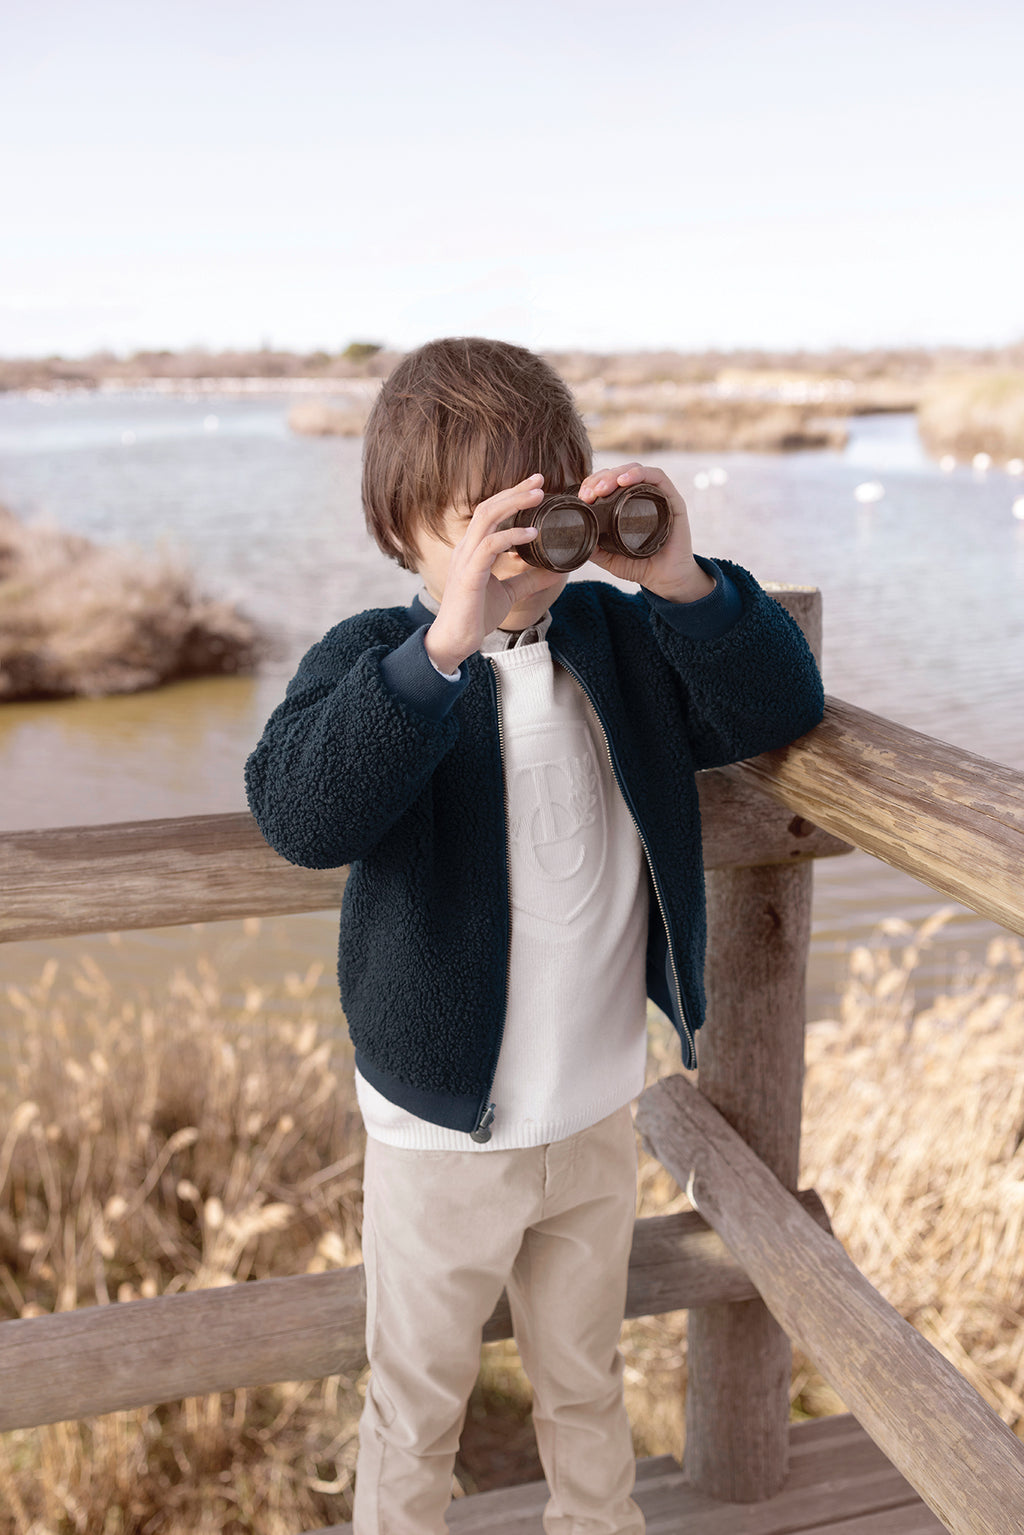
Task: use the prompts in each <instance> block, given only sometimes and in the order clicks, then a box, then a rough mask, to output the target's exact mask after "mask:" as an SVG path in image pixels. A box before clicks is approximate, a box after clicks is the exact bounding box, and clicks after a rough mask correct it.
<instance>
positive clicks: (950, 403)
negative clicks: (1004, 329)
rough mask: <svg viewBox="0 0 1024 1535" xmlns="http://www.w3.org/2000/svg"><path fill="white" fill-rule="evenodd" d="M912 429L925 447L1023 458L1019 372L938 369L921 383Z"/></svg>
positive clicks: (1023, 388) (1022, 376) (1023, 398)
mask: <svg viewBox="0 0 1024 1535" xmlns="http://www.w3.org/2000/svg"><path fill="white" fill-rule="evenodd" d="M917 422H918V429H919V431H920V433H921V440H922V441H923V442H924V444H925V446H926V447H927V449H928V450H929V452H931V453H933V454H935V455H936V456H938V455H939V454H943V453H952V454H953V455H954V456H955V457H957V458H961V459H971V458H973V457H974V455H975V454H976V453H987V454H988V455H989V456H990V457H991V458H993V459H996V460H999V459H1012V458H1021V457H1024V371H1022V370H1021V369H1019V368H1018V369H1003V370H993V369H991V368H989V369H985V370H981V369H975V370H973V371H967V372H958V373H940V374H938V375H937V376H936V377H935V378H934V379H932V380H931V381H930V382H929V383H928V384H927V385H926V387H925V389H924V392H923V395H922V398H921V405H920V409H919V411H918V418H917Z"/></svg>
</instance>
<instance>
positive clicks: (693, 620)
mask: <svg viewBox="0 0 1024 1535" xmlns="http://www.w3.org/2000/svg"><path fill="white" fill-rule="evenodd" d="M694 559H695V560H696V561H697V564H698V565H699V566H700V568H701V570H703V571H706V573H707V574H708V575H709V576H710V577H711V579H712V580H713V581H714V583H715V589H714V591H713V592H708V594H707V596H706V597H698V598H697V601H696V602H671V601H670V600H669V599H668V598H667V597H659V596H658V594H657V593H656V592H651V591H648V590H647V587H646V586H642V587H641V588H640V590H641V591H642V592H643V594H644V596H645V597H646V598H647V601H648V602H649V603H650V605H651V607H652V608H653V609H654V611H655V613H658V614H660V616H661V617H662V618H663V619H664V620H665V622H666V623H667V624H669V625H671V627H672V628H673V629H674V630H675V631H676V633H677V634H684V635H686V637H687V638H688V639H691V640H717V639H720V638H721V636H722V635H723V634H726V633H727V632H728V631H729V630H730V629H731V628H732V626H733V624H734V623H736V621H737V619H738V618H740V617H741V615H742V613H743V599H742V597H741V596H740V594H739V592H738V591H737V589H736V587H735V586H734V585H733V583H732V582H731V581H730V579H729V577H728V576H727V575H726V574H725V572H724V571H723V570H722V569H721V568H720V567H719V566H718V565H716V564H715V562H714V560H709V559H705V558H704V556H703V555H700V554H695V555H694Z"/></svg>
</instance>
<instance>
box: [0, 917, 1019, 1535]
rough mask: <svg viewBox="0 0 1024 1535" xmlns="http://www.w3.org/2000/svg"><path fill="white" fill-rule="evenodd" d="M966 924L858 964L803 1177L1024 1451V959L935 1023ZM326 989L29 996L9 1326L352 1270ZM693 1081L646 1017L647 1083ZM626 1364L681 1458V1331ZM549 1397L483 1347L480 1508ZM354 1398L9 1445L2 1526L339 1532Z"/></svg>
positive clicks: (642, 1408) (141, 1420)
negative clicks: (953, 934) (148, 1299)
mask: <svg viewBox="0 0 1024 1535" xmlns="http://www.w3.org/2000/svg"><path fill="white" fill-rule="evenodd" d="M947 915H948V914H947V913H946V912H940V913H937V914H936V915H935V916H934V917H933V918H930V919H929V920H928V921H927V922H926V923H925V924H924V925H923V926H922V927H921V928H919V929H918V930H917V931H916V932H914V931H912V930H911V929H910V928H909V927H907V926H906V924H901V923H891V922H890V923H887V924H885V926H884V928H883V929H882V930H881V932H880V935H879V940H878V941H877V942H875V943H873V944H872V945H871V946H864V947H861V948H858V949H856V950H855V951H854V953H853V954H852V956H851V965H850V978H849V983H848V985H847V988H846V991H845V993H844V996H843V998H842V1003H841V1007H840V1009H839V1012H838V1016H837V1017H836V1018H834V1019H829V1020H825V1021H822V1022H818V1023H815V1024H813V1025H812V1026H811V1028H810V1030H809V1034H808V1052H807V1053H808V1071H807V1084H806V1093H805V1113H804V1158H803V1164H804V1165H803V1172H802V1179H801V1181H802V1183H803V1184H804V1186H809V1185H812V1186H814V1187H816V1188H817V1189H818V1190H819V1192H820V1193H821V1195H822V1197H823V1199H824V1201H825V1204H826V1207H827V1208H828V1209H829V1212H830V1214H831V1216H832V1219H833V1223H834V1226H835V1230H836V1234H837V1236H838V1237H839V1238H840V1240H842V1241H843V1243H844V1244H845V1246H846V1247H847V1249H848V1251H849V1252H850V1254H851V1256H852V1257H853V1259H854V1261H855V1262H856V1263H857V1264H858V1265H859V1266H860V1267H861V1268H862V1269H863V1271H864V1272H865V1274H867V1276H868V1278H869V1279H870V1280H871V1281H872V1283H874V1284H875V1285H877V1287H878V1288H879V1289H880V1290H881V1292H882V1294H883V1295H885V1296H886V1298H887V1299H888V1300H890V1301H891V1303H892V1304H893V1305H895V1306H896V1308H897V1309H898V1310H899V1311H900V1312H901V1313H902V1314H903V1315H904V1316H906V1317H908V1318H909V1320H910V1321H911V1322H912V1323H913V1324H914V1325H915V1326H916V1327H918V1328H919V1329H920V1330H921V1331H922V1332H923V1333H924V1334H925V1336H927V1337H929V1338H930V1339H931V1340H932V1341H933V1342H934V1343H935V1344H936V1346H937V1347H938V1348H939V1349H940V1351H941V1352H943V1353H945V1354H946V1355H947V1356H948V1357H949V1358H951V1359H952V1361H953V1362H954V1364H956V1365H957V1366H958V1368H960V1369H961V1370H962V1371H963V1372H964V1374H965V1375H966V1376H967V1377H968V1379H969V1380H971V1381H972V1382H973V1384H974V1385H975V1386H976V1387H977V1389H978V1390H979V1391H980V1392H981V1393H982V1395H983V1396H985V1397H986V1399H987V1400H988V1401H989V1402H990V1403H992V1405H993V1406H994V1407H995V1408H996V1410H997V1411H998V1412H999V1413H1000V1414H1001V1416H1002V1417H1003V1418H1004V1419H1005V1420H1006V1421H1007V1422H1008V1423H1010V1424H1012V1425H1013V1426H1014V1427H1015V1428H1016V1429H1017V1431H1018V1432H1021V1430H1022V1428H1024V1403H1022V1395H1024V1328H1022V1326H1021V1322H1022V1319H1024V1273H1022V1269H1024V1265H1022V1263H1021V1257H1020V1254H1021V1251H1022V1236H1024V1148H1022V1139H1024V1080H1022V1073H1021V1071H1020V1061H1021V1059H1022V1056H1024V948H1022V945H1021V944H1020V943H1019V942H1017V941H1015V940H1012V939H1010V938H1005V939H1003V938H1000V939H997V940H996V941H994V942H993V944H992V945H991V946H990V948H989V951H988V956H987V963H986V964H985V965H984V966H983V967H982V968H980V969H978V970H976V971H974V972H970V973H967V972H964V973H961V974H958V975H957V976H955V977H954V979H953V980H952V982H951V983H950V985H949V987H948V990H947V992H946V993H945V994H944V995H942V996H940V997H939V998H938V999H937V1000H936V1001H935V1002H933V1003H930V1004H929V1005H927V1006H923V1007H918V1006H917V1005H916V1004H915V999H914V976H915V971H916V968H917V965H918V963H919V960H920V957H921V955H922V952H923V951H925V950H926V949H927V948H928V947H929V945H931V944H932V942H933V941H934V939H935V937H936V935H937V934H938V933H939V931H940V930H941V928H942V926H943V924H944V923H945V921H946V918H947ZM252 926H253V927H254V928H255V927H258V924H255V923H254V924H252ZM894 939H897V940H899V942H898V945H896V946H894V945H893V940H894ZM316 983H317V973H316V971H315V970H314V971H311V972H310V973H309V974H308V975H307V976H306V977H304V978H300V977H298V976H291V977H288V978H287V980H286V984H285V994H284V996H282V997H278V998H267V997H265V996H262V995H260V994H259V993H257V992H255V991H254V990H253V989H252V988H250V989H249V992H248V994H247V995H246V997H245V1000H244V1002H243V1003H241V1004H240V1005H238V1006H235V1005H233V1004H232V1003H231V1001H230V998H229V996H228V995H227V994H226V993H225V992H224V990H222V987H221V984H220V982H219V980H218V978H217V976H216V974H215V973H214V972H213V971H212V970H211V969H210V968H209V967H208V966H203V967H201V968H200V969H199V970H198V971H197V972H196V973H194V974H192V975H179V976H178V977H177V978H176V979H175V981H174V983H173V985H172V986H171V987H170V990H169V992H168V994H167V995H166V996H164V997H162V998H161V1000H160V1002H159V1004H156V1003H154V1002H153V1001H152V1000H148V999H144V998H143V999H136V1000H134V1001H129V1002H123V1001H121V1000H119V999H117V998H116V997H115V996H114V993H113V991H112V988H111V986H110V984H109V983H108V981H107V980H106V978H105V976H104V975H103V973H102V972H101V971H100V970H98V969H97V968H96V967H95V966H93V965H88V964H83V965H82V966H80V967H79V968H78V969H77V970H76V971H75V972H74V973H73V974H72V975H70V976H68V975H63V976H62V975H61V974H60V973H59V972H58V971H57V970H56V967H55V966H54V965H52V964H51V965H49V966H47V968H46V970H45V971H44V973H43V976H42V977H41V979H40V981H39V983H38V984H37V985H36V986H34V987H32V988H31V989H30V990H28V991H25V992H18V991H13V990H12V991H9V993H8V998H9V1001H10V1003H11V1005H12V1007H13V1008H14V1010H15V1018H14V1021H13V1023H12V1025H11V1026H10V1027H9V1028H5V1033H6V1035H7V1036H8V1037H10V1038H11V1039H12V1041H13V1048H14V1052H15V1061H14V1075H13V1080H12V1083H11V1085H10V1087H9V1088H8V1089H7V1094H6V1096H7V1102H6V1103H5V1104H4V1105H3V1108H4V1111H5V1112H4V1117H3V1122H4V1123H6V1125H7V1130H6V1133H5V1138H4V1139H2V1140H0V1286H2V1291H0V1304H2V1301H3V1296H4V1295H6V1312H7V1314H8V1315H19V1314H20V1315H33V1314H35V1313H36V1312H37V1311H49V1310H52V1309H54V1308H55V1307H69V1306H73V1305H82V1304H91V1303H96V1302H99V1303H100V1304H103V1303H105V1302H106V1301H108V1300H109V1301H110V1302H114V1300H115V1297H118V1298H120V1297H123V1298H125V1299H127V1298H129V1297H134V1296H137V1295H147V1296H148V1295H155V1294H167V1293H171V1292H173V1291H175V1290H180V1289H183V1288H194V1287H200V1286H206V1285H211V1284H218V1283H220V1284H223V1283H232V1282H235V1281H237V1280H240V1279H244V1278H257V1277H263V1276H264V1275H267V1274H271V1273H274V1274H285V1273H295V1272H311V1271H314V1272H315V1271H318V1270H322V1269H323V1268H325V1267H326V1266H328V1264H331V1265H333V1264H340V1263H351V1262H355V1261H357V1259H358V1247H357V1241H358V1237H357V1231H358V1221H359V1208H358V1206H359V1185H360V1178H361V1151H362V1144H363V1137H362V1130H361V1126H360V1123H359V1120H358V1113H357V1110H356V1109H355V1106H354V1096H353V1094H352V1091H351V1077H350V1071H351V1060H350V1053H349V1050H348V1046H347V1045H345V1044H343V1043H341V1042H335V1041H333V1040H332V1042H331V1043H330V1044H328V1041H327V1040H326V1039H325V1038H324V1037H323V1026H322V1023H321V1019H320V1014H319V1012H318V999H317V996H316V993H315V987H316ZM335 1051H337V1053H338V1055H339V1057H343V1060H344V1066H343V1073H342V1076H341V1078H340V1079H337V1078H336V1075H335V1073H336V1071H337V1068H338V1065H339V1064H340V1062H339V1061H336V1060H335V1059H334V1058H333V1057H334V1052H335ZM678 1069H679V1054H678V1042H677V1041H676V1040H675V1036H674V1035H673V1034H672V1032H671V1030H670V1028H669V1027H668V1025H667V1024H665V1023H664V1021H663V1020H661V1019H660V1016H657V1015H653V1014H652V1019H651V1024H650V1059H649V1077H650V1079H652V1080H653V1079H654V1078H656V1077H658V1076H661V1075H664V1074H665V1073H666V1072H669V1071H676V1070H678ZM639 1192H640V1211H641V1214H644V1215H650V1214H665V1213H669V1212H671V1211H675V1210H680V1209H684V1208H686V1200H685V1197H684V1196H683V1194H682V1193H681V1192H680V1190H679V1189H678V1188H677V1186H676V1185H675V1183H674V1182H673V1180H672V1179H671V1178H670V1176H669V1175H668V1174H667V1173H666V1172H665V1171H664V1169H663V1168H661V1167H660V1166H659V1165H658V1164H657V1163H656V1162H654V1161H653V1160H652V1159H651V1158H650V1157H647V1156H643V1157H642V1158H641V1165H640V1185H639ZM623 1351H624V1354H625V1359H626V1394H627V1405H628V1407H629V1411H630V1416H631V1418H632V1421H633V1425H634V1433H635V1439H636V1444H637V1449H638V1452H639V1453H641V1454H662V1453H666V1452H667V1453H672V1454H675V1455H677V1456H678V1455H679V1454H680V1453H681V1450H682V1443H683V1392H684V1387H685V1377H686V1329H685V1316H684V1315H683V1314H680V1313H677V1314H673V1315H670V1316H666V1317H651V1318H642V1319H639V1320H637V1321H633V1322H629V1323H627V1325H626V1328H625V1331H624V1335H623ZM791 1394H792V1400H793V1411H794V1415H796V1416H805V1415H808V1414H810V1415H819V1414H824V1413H828V1412H834V1411H838V1410H841V1403H839V1401H838V1399H837V1398H836V1397H835V1395H834V1393H832V1392H831V1391H830V1390H829V1388H828V1387H827V1386H826V1385H825V1384H824V1382H822V1381H821V1379H820V1377H819V1376H817V1374H816V1373H815V1371H814V1370H813V1367H812V1366H811V1365H810V1364H808V1362H807V1361H806V1360H803V1359H802V1358H800V1357H799V1356H798V1357H797V1359H796V1360H795V1363H794V1372H793V1383H792V1392H791ZM529 1401H530V1390H529V1385H528V1383H527V1382H526V1380H525V1377H524V1376H523V1374H522V1371H521V1367H520V1366H519V1364H518V1359H517V1356H516V1354H515V1350H514V1347H513V1346H512V1345H511V1344H508V1343H501V1344H495V1345H490V1346H489V1347H488V1348H487V1349H485V1350H484V1363H483V1370H482V1375H481V1382H480V1385H479V1387H478V1389H477V1392H476V1393H475V1395H474V1399H473V1403H472V1404H471V1408H470V1417H469V1423H468V1426H467V1435H466V1438H465V1442H464V1453H463V1456H462V1458H461V1460H460V1463H459V1468H458V1475H459V1479H460V1481H461V1483H462V1486H463V1488H464V1489H466V1490H471V1489H472V1488H474V1487H477V1486H479V1487H484V1486H491V1485H498V1484H501V1483H502V1482H505V1481H511V1480H517V1479H521V1478H524V1477H526V1478H533V1477H535V1476H536V1475H537V1474H538V1470H537V1463H536V1457H535V1454H534V1450H533V1446H532V1443H531V1439H530V1432H529V1428H528V1425H527V1423H526V1416H527V1412H528V1407H529ZM360 1405H361V1403H360V1394H359V1383H358V1382H355V1381H352V1380H347V1379H340V1378H332V1379H331V1380H328V1381H326V1382H319V1383H315V1384H309V1383H307V1384H302V1385H284V1386H277V1387H266V1388H260V1389H259V1390H252V1391H249V1392H245V1391H237V1392H233V1393H226V1394H224V1395H223V1396H217V1397H209V1398H205V1399H202V1400H194V1401H189V1402H185V1403H182V1404H177V1405H173V1406H166V1407H158V1408H152V1409H146V1410H141V1411H136V1412H130V1413H116V1414H110V1415H109V1416H106V1417H103V1418H97V1419H93V1420H91V1421H88V1422H84V1423H77V1424H58V1425H55V1426H53V1427H50V1428H44V1429H36V1430H29V1431H24V1432H19V1433H12V1434H8V1435H7V1436H5V1437H4V1438H3V1439H2V1440H0V1500H2V1504H3V1506H4V1508H5V1512H3V1513H2V1514H0V1532H2V1535H71V1532H76V1535H77V1532H79V1531H81V1532H88V1535H91V1532H92V1531H94V1530H95V1531H102V1532H104V1535H107V1532H110V1535H113V1532H119V1535H122V1532H123V1535H150V1532H154V1535H155V1532H160V1535H185V1532H186V1531H187V1532H190V1535H191V1532H196V1531H198V1532H205V1531H210V1532H213V1531H225V1532H228V1535H278V1532H282V1535H283V1532H284V1531H286V1530H287V1531H289V1532H292V1535H293V1532H294V1531H296V1530H300V1529H313V1528H316V1527H318V1526H322V1525H324V1524H328V1523H330V1522H332V1521H337V1520H340V1519H343V1518H346V1517H348V1513H349V1508H350V1499H349V1486H350V1481H351V1475H352V1470H353V1468H354V1464H355V1434H356V1423H357V1419H358V1414H359V1411H360Z"/></svg>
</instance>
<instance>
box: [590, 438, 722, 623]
mask: <svg viewBox="0 0 1024 1535" xmlns="http://www.w3.org/2000/svg"><path fill="white" fill-rule="evenodd" d="M641 484H647V485H655V486H657V488H658V490H660V491H661V493H662V495H663V496H664V497H665V498H666V500H667V501H668V504H669V506H670V507H671V509H672V531H671V533H670V534H669V536H668V539H667V540H666V542H665V543H664V544H662V546H661V548H660V549H659V550H658V552H657V554H652V555H651V556H650V558H649V559H646V560H631V559H629V558H628V557H627V556H626V555H624V554H609V553H608V552H607V551H606V550H604V549H595V550H594V552H593V554H592V555H591V556H590V558H591V559H592V560H593V562H594V564H595V565H600V566H601V568H602V570H607V571H608V572H609V574H610V575H613V576H618V577H619V578H620V579H621V580H623V581H637V582H639V584H640V585H641V586H646V587H647V590H648V591H651V592H654V594H655V596H657V597H665V598H667V599H668V601H669V602H696V601H697V600H698V599H699V598H701V597H707V596H708V595H709V594H710V593H711V592H713V591H714V589H715V583H714V581H713V580H712V578H711V577H710V576H709V575H708V573H707V571H705V570H702V569H701V567H700V566H699V565H698V564H697V562H696V560H695V559H694V557H693V544H692V542H691V538H690V519H689V518H688V517H687V515H686V502H685V501H684V500H683V498H682V496H681V495H680V494H679V492H678V490H676V487H675V486H674V485H673V484H672V481H671V480H670V479H669V477H668V475H667V474H665V473H664V472H663V471H662V470H661V469H655V468H653V467H652V466H651V465H649V464H637V463H632V464H620V465H619V466H618V467H617V468H614V469H595V470H594V472H593V474H588V475H587V477H586V479H585V480H584V481H583V483H582V484H581V486H580V490H579V494H580V500H581V501H586V502H594V501H596V500H597V499H598V498H599V497H601V496H610V495H612V494H613V493H614V491H615V490H616V489H618V488H620V487H622V486H626V485H641Z"/></svg>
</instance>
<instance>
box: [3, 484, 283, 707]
mask: <svg viewBox="0 0 1024 1535" xmlns="http://www.w3.org/2000/svg"><path fill="white" fill-rule="evenodd" d="M260 649H261V646H260V641H259V637H258V635H257V632H256V629H255V627H254V625H253V624H252V623H251V622H250V621H249V619H247V618H244V617H243V616H242V615H241V614H240V613H238V612H237V611H236V610H235V609H234V608H233V607H232V606H231V605H230V603H227V602H224V601H219V600H215V599H211V598H209V597H206V596H204V595H203V594H202V593H201V592H200V591H199V590H198V589H197V585H196V581H195V578H194V577H193V576H192V575H191V573H190V572H189V571H188V570H187V569H186V568H185V566H184V565H183V564H182V563H181V562H180V561H178V560H177V559H175V558H173V557H172V556H170V555H167V554H163V555H146V554H144V553H142V552H141V551H139V550H138V549H133V548H131V547H129V546H125V545H100V544H95V543H93V542H92V541H91V540H90V539H87V538H83V537H81V536H80V535H78V534H74V533H68V532H66V531H64V530H62V529H60V528H56V527H51V526H49V525H47V524H45V523H37V524H27V523H23V522H21V521H19V519H18V518H16V517H15V516H14V515H13V513H12V512H10V511H8V510H6V509H5V508H4V507H0V702H4V701H10V700H12V699H18V698H59V697H65V696H68V695H71V694H87V695H97V694H105V693H135V692H139V691H140V690H142V689H143V688H151V687H156V686H157V685H158V684H159V683H162V682H168V681H170V680H172V679H174V678H177V677H200V676H214V675H217V674H220V673H224V672H232V673H233V672H240V671H246V670H249V669H251V668H252V666H253V665H254V664H255V662H256V660H257V658H258V656H259V653H260Z"/></svg>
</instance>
